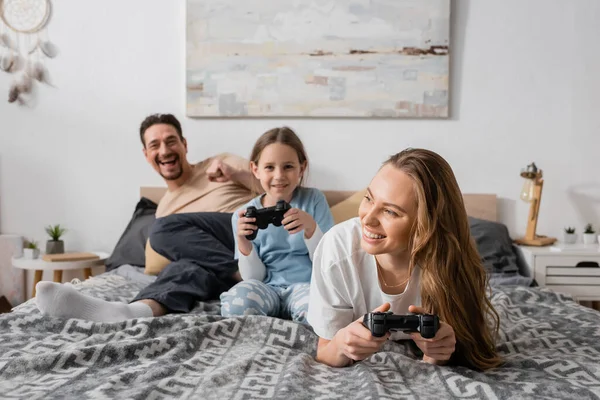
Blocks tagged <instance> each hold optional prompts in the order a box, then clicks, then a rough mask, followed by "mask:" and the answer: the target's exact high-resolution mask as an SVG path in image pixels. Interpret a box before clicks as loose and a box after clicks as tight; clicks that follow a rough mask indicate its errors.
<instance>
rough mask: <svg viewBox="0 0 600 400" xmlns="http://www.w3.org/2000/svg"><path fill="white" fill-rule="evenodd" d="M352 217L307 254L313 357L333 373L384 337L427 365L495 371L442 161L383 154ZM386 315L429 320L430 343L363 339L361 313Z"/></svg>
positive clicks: (464, 232) (493, 318)
mask: <svg viewBox="0 0 600 400" xmlns="http://www.w3.org/2000/svg"><path fill="white" fill-rule="evenodd" d="M358 214H359V216H358V218H354V219H351V220H348V221H346V222H343V223H341V224H338V225H337V226H335V227H334V228H333V229H332V230H331V231H329V232H328V233H327V234H326V235H325V236H324V237H323V239H322V241H321V243H320V244H319V246H318V248H317V250H316V251H315V256H314V269H313V275H312V281H311V289H310V290H311V293H310V294H311V296H310V304H309V311H308V317H307V319H308V322H309V323H310V325H311V326H312V327H313V329H314V331H315V333H317V335H318V336H319V342H318V349H317V357H316V359H317V361H320V362H322V363H325V364H328V365H330V366H335V367H343V366H347V365H350V364H352V363H353V362H354V361H359V360H363V359H365V358H367V357H369V356H371V355H372V354H373V353H375V352H377V351H379V350H380V349H381V348H382V347H383V345H384V343H385V341H386V340H388V339H392V340H398V339H412V340H414V342H415V344H416V345H417V346H418V347H419V348H420V349H421V351H422V352H423V361H426V362H429V363H432V364H446V363H449V362H451V363H454V364H459V365H464V366H467V367H470V368H475V369H481V370H485V369H488V368H492V367H495V366H498V365H499V364H500V362H501V359H500V357H499V355H498V353H497V351H496V348H495V345H494V334H493V331H495V332H496V333H497V329H498V314H497V313H496V311H495V310H494V308H493V306H492V305H491V303H490V301H489V300H488V298H487V296H486V289H487V288H488V286H487V280H486V274H485V270H484V268H483V266H482V264H481V261H480V258H479V255H478V253H477V249H476V248H475V245H474V243H473V241H472V240H471V235H470V230H469V223H468V219H467V213H466V211H465V206H464V203H463V200H462V195H461V192H460V189H459V187H458V183H457V182H456V178H455V177H454V174H453V172H452V169H451V168H450V165H448V163H447V162H446V161H445V160H444V159H443V158H442V157H440V156H439V155H438V154H436V153H434V152H432V151H429V150H424V149H408V150H404V151H402V152H400V153H398V154H396V155H394V156H392V157H391V158H390V159H389V160H388V161H386V162H385V163H384V165H383V166H382V167H381V169H380V170H379V171H378V172H377V174H376V175H375V177H374V178H373V180H372V181H371V183H370V185H369V187H368V189H367V192H366V195H365V197H364V199H363V200H362V203H361V205H360V208H359V212H358ZM388 310H389V311H392V312H393V313H394V314H408V313H418V314H424V313H428V314H437V315H438V316H439V318H440V326H439V330H438V331H437V334H436V335H435V337H434V338H432V339H424V338H423V337H421V335H420V334H419V333H412V334H410V335H407V334H404V333H402V332H394V333H393V334H392V335H390V333H387V334H386V335H385V336H384V337H381V338H378V337H374V336H372V335H371V332H370V331H369V330H368V329H367V328H365V327H364V326H363V324H362V319H363V316H364V314H366V313H368V312H370V311H388ZM488 317H489V322H491V323H492V324H491V325H492V326H490V325H488Z"/></svg>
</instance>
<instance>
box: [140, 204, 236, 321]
mask: <svg viewBox="0 0 600 400" xmlns="http://www.w3.org/2000/svg"><path fill="white" fill-rule="evenodd" d="M150 246H151V247H152V248H153V249H154V251H156V252H157V253H159V254H160V255H162V256H163V257H165V258H166V259H168V260H169V261H171V263H170V264H168V265H167V266H166V267H165V268H164V269H163V270H162V271H161V272H160V273H159V274H158V276H157V277H156V281H154V282H153V283H151V284H150V285H148V286H147V287H145V288H144V289H142V290H141V291H140V292H139V293H138V294H137V296H136V297H135V299H133V301H138V300H142V299H152V300H155V301H157V302H159V303H160V304H162V305H163V306H164V307H166V308H167V309H168V310H169V312H190V311H191V310H192V309H193V308H194V305H195V304H196V302H197V301H208V300H215V299H218V298H219V295H220V294H221V293H222V292H224V291H227V290H229V289H230V288H231V287H232V286H233V285H234V284H235V283H237V282H236V280H235V279H234V278H233V275H234V274H235V272H236V271H237V269H238V265H237V260H234V258H233V257H234V252H233V249H234V241H233V230H232V227H231V213H218V212H203V213H186V214H173V215H169V216H166V217H163V218H159V219H157V220H156V221H155V222H154V225H153V226H152V228H151V230H150Z"/></svg>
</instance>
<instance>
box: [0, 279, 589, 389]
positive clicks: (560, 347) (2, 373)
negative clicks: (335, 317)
mask: <svg viewBox="0 0 600 400" xmlns="http://www.w3.org/2000/svg"><path fill="white" fill-rule="evenodd" d="M75 288H77V289H78V290H81V291H82V292H84V293H87V294H90V295H92V296H95V297H98V298H103V299H105V300H114V301H122V302H126V301H129V300H130V299H132V298H133V297H134V295H135V294H136V293H137V291H138V290H139V289H141V285H140V284H136V283H133V282H131V281H128V280H127V279H125V278H123V277H121V276H117V275H100V276H98V277H94V278H91V279H90V280H88V281H86V282H83V283H80V284H76V285H75ZM492 302H493V304H494V306H495V307H496V310H497V311H498V312H499V314H500V317H501V321H502V326H501V337H500V339H499V341H498V348H499V350H500V352H501V353H502V355H503V356H504V358H505V361H506V362H505V364H504V365H503V366H502V367H500V368H497V369H495V370H492V371H488V372H486V373H481V372H476V371H471V370H469V369H466V368H462V367H440V366H434V365H430V364H427V363H424V362H422V361H420V360H418V359H416V357H415V356H414V355H413V352H412V351H411V347H410V346H409V345H408V343H407V342H398V343H396V342H388V343H387V344H386V345H385V347H384V349H383V351H382V352H380V353H377V354H375V355H373V356H372V357H370V358H369V359H367V360H365V361H362V362H359V363H356V364H354V365H353V366H351V367H348V368H330V367H327V366H325V365H322V364H319V363H317V362H315V361H314V355H315V350H316V343H317V337H316V335H315V334H314V333H313V332H312V331H311V330H310V329H309V328H307V327H305V326H303V325H300V324H297V323H294V322H291V321H284V320H280V319H275V318H269V317H258V316H249V317H240V318H223V317H221V316H220V315H219V305H218V303H217V302H212V303H199V304H198V306H197V307H196V308H195V309H194V311H193V312H192V313H190V314H181V315H167V316H164V317H160V318H144V319H137V320H129V321H125V322H120V323H95V322H90V321H83V320H76V319H71V320H60V319H56V318H50V317H45V316H42V315H41V314H40V313H39V312H38V311H37V308H36V307H35V304H34V303H33V302H32V301H31V300H30V301H28V302H26V303H25V304H23V305H21V306H19V307H17V308H16V309H15V311H13V312H12V313H9V314H3V315H0V398H2V399H27V400H34V399H40V398H44V399H64V398H72V399H113V398H119V399H121V398H128V399H129V398H131V399H163V398H202V399H222V398H226V399H265V398H273V399H281V398H285V399H349V398H350V399H354V398H356V399H418V398H435V399H446V398H448V399H450V398H461V399H515V398H519V399H525V398H576V399H598V398H600V364H599V362H598V360H600V313H598V312H597V311H594V310H591V309H587V308H585V307H582V306H580V305H578V304H577V303H575V302H573V301H572V299H571V298H570V297H568V296H565V295H561V294H557V293H554V292H552V291H550V290H547V289H540V288H525V287H497V288H494V289H493V293H492Z"/></svg>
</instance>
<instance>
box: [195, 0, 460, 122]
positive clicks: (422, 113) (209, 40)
mask: <svg viewBox="0 0 600 400" xmlns="http://www.w3.org/2000/svg"><path fill="white" fill-rule="evenodd" d="M449 43H450V0H319V1H316V0H277V1H273V0H244V1H239V0H187V30H186V49H187V53H186V107H187V115H188V116H190V117H366V118H368V117H386V118H445V117H448V99H449V75H450V63H449V56H450V45H449Z"/></svg>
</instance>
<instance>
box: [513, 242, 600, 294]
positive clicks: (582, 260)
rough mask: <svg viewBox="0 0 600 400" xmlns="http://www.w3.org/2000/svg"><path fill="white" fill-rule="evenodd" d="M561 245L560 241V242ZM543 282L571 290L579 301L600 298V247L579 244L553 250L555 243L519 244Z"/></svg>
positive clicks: (528, 263)
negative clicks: (530, 245)
mask: <svg viewBox="0 0 600 400" xmlns="http://www.w3.org/2000/svg"><path fill="white" fill-rule="evenodd" d="M559 246H560V244H559ZM517 250H520V251H521V255H522V257H523V261H524V262H525V263H526V267H527V268H528V269H529V271H528V272H529V273H530V276H531V277H533V278H534V279H535V280H536V282H537V283H538V284H539V285H540V286H545V287H547V288H550V289H552V290H554V291H556V292H563V293H569V294H571V295H572V296H573V297H574V298H575V299H576V300H577V301H599V300H600V247H599V246H598V245H597V244H596V245H587V246H584V245H576V246H571V248H570V249H566V250H562V251H553V250H552V246H547V247H529V246H517Z"/></svg>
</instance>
